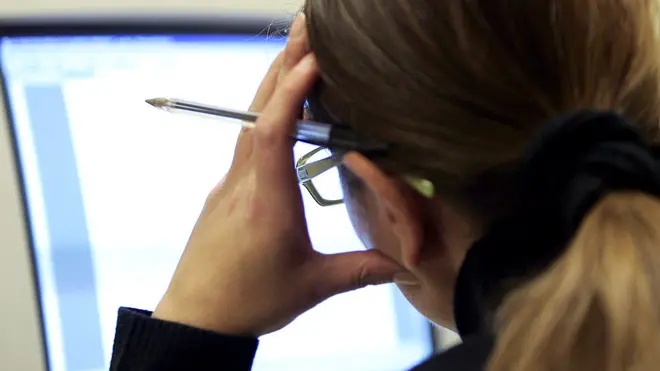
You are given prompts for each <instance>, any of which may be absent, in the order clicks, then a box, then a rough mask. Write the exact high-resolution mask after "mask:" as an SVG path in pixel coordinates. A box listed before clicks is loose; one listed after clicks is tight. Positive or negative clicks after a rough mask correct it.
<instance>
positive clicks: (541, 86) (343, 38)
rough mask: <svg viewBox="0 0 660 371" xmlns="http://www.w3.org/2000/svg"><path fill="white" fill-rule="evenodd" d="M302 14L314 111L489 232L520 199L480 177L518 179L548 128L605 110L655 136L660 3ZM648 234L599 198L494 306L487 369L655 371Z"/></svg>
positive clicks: (317, 1)
mask: <svg viewBox="0 0 660 371" xmlns="http://www.w3.org/2000/svg"><path fill="white" fill-rule="evenodd" d="M304 11H305V13H306V15H307V19H308V27H309V35H310V44H311V48H312V50H313V51H314V52H315V53H316V55H317V58H318V61H319V65H320V69H321V73H322V78H323V82H324V86H323V89H322V90H321V91H320V92H319V94H318V98H319V100H320V101H321V102H322V103H323V105H324V107H325V108H327V110H328V111H329V112H332V113H333V114H335V115H336V117H337V118H338V119H341V120H342V121H344V122H345V123H346V124H348V125H350V126H351V127H352V128H353V129H354V130H355V131H357V132H358V133H360V134H363V135H365V136H368V137H371V138H374V139H379V140H383V141H385V142H388V143H393V144H394V146H393V147H392V150H391V151H390V152H389V153H388V154H387V155H385V156H382V157H379V158H375V159H374V160H375V161H378V163H379V164H380V165H381V166H382V167H383V168H384V169H386V170H388V171H391V172H393V173H398V174H404V173H405V174H407V175H411V176H416V177H420V178H423V179H428V180H429V181H431V182H432V183H433V184H434V185H435V186H436V188H437V189H438V192H439V193H440V194H441V195H442V196H443V197H446V198H448V199H450V200H451V201H454V202H456V204H457V205H460V206H461V207H463V206H464V207H465V210H466V212H467V213H468V214H470V215H471V216H474V219H475V220H477V221H478V222H479V223H483V224H484V225H488V224H490V223H492V222H494V221H496V220H498V219H501V218H503V217H504V216H505V215H507V214H510V213H513V212H515V210H512V208H513V206H510V205H515V204H516V202H515V201H516V200H515V195H512V194H511V193H510V192H507V189H506V184H507V183H506V181H503V182H501V183H500V182H499V178H498V177H494V178H492V179H491V178H489V177H486V178H484V177H483V175H484V174H488V173H489V172H491V171H492V170H493V169H500V168H512V167H515V164H517V163H519V161H520V159H521V157H522V155H523V152H524V149H525V148H526V146H527V145H528V143H529V142H530V140H531V138H532V137H533V136H534V135H535V133H536V132H537V131H538V130H539V128H540V125H541V124H542V123H543V122H545V121H546V120H548V119H549V118H552V117H554V116H556V115H559V114H563V113H566V112H570V111H575V110H580V109H589V108H593V109H604V110H613V111H616V112H618V113H621V114H622V115H624V116H626V117H628V118H629V119H630V120H631V121H632V122H635V123H636V125H637V129H638V130H639V132H640V133H641V134H642V135H643V136H644V138H645V140H647V141H648V142H657V141H658V139H659V136H658V132H659V127H658V126H659V123H660V72H659V71H660V68H659V67H660V44H659V43H658V22H660V16H659V14H660V13H658V1H657V0H535V1H531V0H517V1H511V0H471V1H467V0H449V1H438V0H416V1H410V0H359V1H356V0H308V1H307V2H306V5H305V10H304ZM656 223H657V225H658V226H657V227H656V226H655V225H656ZM659 233H660V201H659V200H657V199H655V198H653V197H651V196H648V195H644V194H639V193H617V194H612V195H609V196H607V197H605V198H604V199H603V200H602V201H601V202H599V203H598V204H597V205H596V206H595V207H594V208H593V210H592V211H591V212H590V213H589V214H588V216H587V217H586V218H585V219H584V222H583V223H582V227H581V228H580V229H579V231H578V233H577V234H576V235H575V237H574V240H573V242H571V244H570V246H568V248H567V249H566V250H565V253H564V254H563V255H562V256H561V257H560V258H559V259H558V260H557V261H556V263H555V264H554V265H552V266H551V267H550V268H549V269H547V270H546V271H544V272H542V273H541V274H540V275H538V276H537V277H534V278H532V279H531V280H530V281H529V282H527V283H525V284H523V286H521V287H520V288H518V289H516V290H515V291H514V292H511V293H509V294H508V295H507V296H506V297H505V298H504V302H503V304H502V305H501V308H500V310H499V315H498V321H497V328H496V330H497V342H496V346H495V349H494V351H493V353H492V355H491V361H490V366H489V369H490V370H491V371H523V370H524V371H530V370H533V371H559V370H561V371H624V370H625V371H633V370H634V371H637V370H639V371H651V370H656V369H658V368H659V367H660V356H659V355H658V354H660V352H658V348H659V347H660V339H659V338H658V337H659V336H660V323H659V317H660V306H659V305H658V304H659V303H658V302H657V300H656V295H660V281H659V278H658V275H659V274H660V251H656V250H657V249H659V248H660V236H659V235H658V234H659ZM540 238H541V237H540ZM529 248H530V249H533V248H534V246H530V247H529Z"/></svg>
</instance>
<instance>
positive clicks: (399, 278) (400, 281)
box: [392, 272, 419, 286]
mask: <svg viewBox="0 0 660 371" xmlns="http://www.w3.org/2000/svg"><path fill="white" fill-rule="evenodd" d="M392 281H393V282H394V283H395V284H397V285H401V286H419V280H418V279H417V278H416V277H415V276H413V275H412V274H411V273H410V272H400V273H397V274H395V275H394V279H393V280H392Z"/></svg>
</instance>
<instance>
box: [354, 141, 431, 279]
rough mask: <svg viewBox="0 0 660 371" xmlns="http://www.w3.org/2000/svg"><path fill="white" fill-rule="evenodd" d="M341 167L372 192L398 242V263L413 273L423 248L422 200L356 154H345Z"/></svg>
mask: <svg viewBox="0 0 660 371" xmlns="http://www.w3.org/2000/svg"><path fill="white" fill-rule="evenodd" d="M344 165H345V166H346V167H347V168H348V169H349V170H350V171H351V172H352V173H353V175H354V176H356V177H357V178H358V179H359V180H360V181H361V182H362V184H363V185H364V186H365V187H367V188H368V189H369V190H370V191H371V192H372V194H373V196H374V198H375V201H376V205H377V207H378V209H379V212H380V213H382V216H383V220H385V221H386V222H387V223H389V226H388V227H389V228H390V229H391V231H392V232H393V234H394V235H395V236H396V238H397V239H398V242H399V245H400V247H401V254H402V256H401V258H402V263H403V264H404V266H405V268H406V269H407V270H409V271H413V270H415V267H417V266H418V265H419V263H420V260H421V255H422V247H423V245H424V226H425V225H426V223H425V222H424V212H423V208H424V201H423V197H422V196H421V195H419V194H417V193H416V192H415V191H414V190H412V189H411V188H410V187H409V186H408V185H406V184H405V183H403V182H401V181H399V180H397V179H394V178H392V177H390V176H388V175H387V174H385V173H384V172H383V171H382V170H381V169H380V168H379V167H378V166H376V165H375V164H374V163H373V162H371V161H370V160H369V159H367V158H366V157H364V156H363V155H361V154H359V153H356V152H350V153H348V154H346V155H345V156H344Z"/></svg>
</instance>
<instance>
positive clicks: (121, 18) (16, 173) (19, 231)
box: [0, 14, 442, 370]
mask: <svg viewBox="0 0 660 371" xmlns="http://www.w3.org/2000/svg"><path fill="white" fill-rule="evenodd" d="M291 20H292V18H286V17H264V16H257V17H255V16H245V15H231V16H229V15H227V16H223V15H212V16H209V15H167V14H161V15H158V16H145V15H107V14H106V15H89V14H86V15H74V16H43V17H39V16H36V17H35V16H33V17H0V38H3V37H21V36H24V37H28V36H92V35H98V36H104V35H209V36H211V35H244V34H254V35H263V34H266V35H268V36H274V37H286V36H287V31H288V29H287V25H288V24H290V22H291ZM0 90H1V93H2V101H1V102H0V171H4V172H5V173H6V174H9V177H8V178H7V179H6V181H7V182H6V184H7V185H8V186H7V187H6V188H4V189H3V188H0V204H2V203H5V204H7V203H10V204H11V203H12V200H13V203H14V204H13V205H12V206H13V207H9V208H8V211H10V212H9V214H10V216H8V218H11V217H12V215H13V216H20V219H21V220H14V223H13V224H12V223H9V224H8V223H3V225H0V235H2V234H3V233H6V234H7V235H10V237H9V238H7V240H11V241H16V245H14V246H12V247H11V248H10V249H9V250H12V249H13V250H12V251H11V253H13V254H14V255H15V256H23V258H22V259H19V260H22V262H21V263H22V264H28V265H29V266H30V267H29V269H24V274H21V277H18V278H16V277H10V276H4V275H3V273H2V272H3V271H4V272H5V274H6V272H7V270H5V269H3V268H5V267H4V266H7V267H9V266H8V264H12V263H11V262H8V261H6V262H4V263H3V262H2V261H0V281H4V280H10V282H12V281H13V282H15V283H23V284H25V283H26V282H29V284H30V285H31V289H32V290H31V291H30V292H23V297H22V298H21V299H20V300H16V301H14V307H10V308H5V313H21V315H22V316H23V318H22V319H20V321H18V322H20V323H24V324H25V325H26V326H29V327H31V328H33V329H34V328H35V326H36V328H37V329H38V334H37V335H38V339H39V340H38V343H39V344H38V346H35V344H34V343H35V341H34V335H35V333H34V330H33V331H32V333H31V336H32V340H29V342H31V343H32V347H33V348H35V349H38V350H39V353H40V360H35V359H30V360H27V359H25V358H24V357H16V358H15V359H16V360H17V361H16V362H19V363H18V364H16V363H14V365H19V366H21V367H18V368H19V369H32V370H37V369H36V368H35V367H34V366H35V362H39V363H40V364H41V365H42V368H41V369H42V370H50V364H49V353H48V351H49V350H48V345H47V340H46V333H45V332H46V329H45V323H44V317H43V308H42V305H41V299H40V295H41V288H40V287H39V280H38V272H37V269H36V263H35V258H36V257H35V256H34V246H33V239H32V231H31V228H30V221H29V218H30V216H29V212H28V205H27V198H26V194H25V191H24V186H23V185H24V179H23V170H22V167H21V165H20V156H19V153H18V143H17V139H16V133H15V130H14V127H13V125H12V124H11V123H12V120H13V118H12V114H11V111H10V110H9V109H8V107H6V102H8V96H7V89H6V80H5V76H4V72H3V71H2V69H0ZM5 144H6V145H5ZM2 147H4V148H6V150H2ZM5 151H6V152H7V154H8V155H7V154H5V155H4V156H3V152H5ZM17 200H18V202H16V201H17ZM0 220H1V219H0ZM5 225H11V226H12V228H11V230H9V229H8V228H7V227H5ZM0 241H1V240H0ZM26 250H27V251H26ZM1 256H2V255H0V257H1ZM26 258H27V260H26ZM3 265H4V266H3ZM11 271H12V272H13V273H14V274H15V271H13V270H11ZM25 274H27V275H29V276H26V275H25ZM0 287H2V286H0ZM30 303H31V304H32V308H31V310H26V309H25V308H26V307H27V306H30V305H29V304H30ZM5 313H3V312H2V310H0V329H2V328H5V323H4V322H6V323H9V322H8V321H12V318H11V317H9V316H7V315H5ZM14 320H15V319H14ZM439 334H440V333H439V332H438V331H436V329H435V328H434V326H433V325H431V324H430V325H429V340H430V341H431V345H432V347H433V349H438V347H440V346H441V345H442V342H441V339H440V335H439ZM26 336H30V334H28V335H26ZM12 340H13V334H11V333H10V332H7V333H5V334H3V331H0V344H5V343H6V342H9V341H12ZM0 355H3V356H4V354H3V352H2V350H1V349H0ZM14 356H15V354H14ZM0 358H2V359H6V358H5V357H0ZM28 358H34V357H28ZM21 359H22V361H21ZM20 362H24V363H23V364H21V363H20Z"/></svg>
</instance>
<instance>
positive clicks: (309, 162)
mask: <svg viewBox="0 0 660 371" xmlns="http://www.w3.org/2000/svg"><path fill="white" fill-rule="evenodd" d="M343 155H344V153H343V152H336V153H332V152H331V151H330V150H328V149H327V148H323V147H319V148H317V149H315V150H313V151H311V152H309V153H308V154H306V155H304V156H302V157H301V158H300V159H299V160H298V161H297V162H296V175H297V176H298V183H299V184H300V185H301V186H303V187H305V189H306V190H307V192H308V193H309V195H310V196H312V198H313V199H314V201H316V203H317V204H319V206H322V207H325V206H333V205H340V204H343V203H344V195H343V193H342V187H341V182H340V179H339V172H338V171H337V167H338V166H339V165H341V163H342V156H343ZM403 180H404V181H405V182H406V183H408V185H410V186H411V187H412V188H413V189H414V190H416V191H417V192H418V193H419V194H421V195H422V196H424V197H427V198H432V197H433V196H434V194H435V187H434V186H433V183H431V182H430V181H428V180H426V179H422V178H415V177H409V176H405V177H403Z"/></svg>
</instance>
